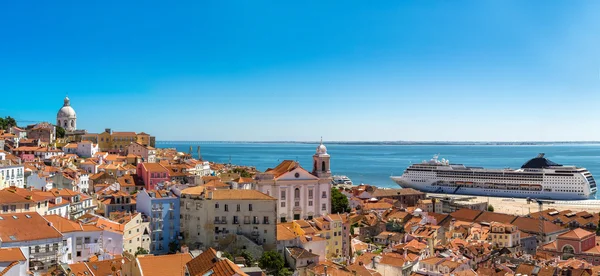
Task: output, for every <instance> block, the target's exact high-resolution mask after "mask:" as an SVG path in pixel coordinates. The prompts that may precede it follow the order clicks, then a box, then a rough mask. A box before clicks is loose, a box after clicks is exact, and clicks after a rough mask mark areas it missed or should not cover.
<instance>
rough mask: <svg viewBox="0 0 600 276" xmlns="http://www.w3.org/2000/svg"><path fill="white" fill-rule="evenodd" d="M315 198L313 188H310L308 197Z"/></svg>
mask: <svg viewBox="0 0 600 276" xmlns="http://www.w3.org/2000/svg"><path fill="white" fill-rule="evenodd" d="M312 198H313V190H312V189H310V190H308V199H312Z"/></svg>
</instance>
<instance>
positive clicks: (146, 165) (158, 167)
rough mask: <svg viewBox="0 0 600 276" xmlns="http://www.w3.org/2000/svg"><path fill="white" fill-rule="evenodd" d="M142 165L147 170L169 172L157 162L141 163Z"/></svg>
mask: <svg viewBox="0 0 600 276" xmlns="http://www.w3.org/2000/svg"><path fill="white" fill-rule="evenodd" d="M142 166H143V167H144V169H145V170H146V171H148V172H169V170H167V168H165V167H164V166H163V165H161V164H159V163H142Z"/></svg>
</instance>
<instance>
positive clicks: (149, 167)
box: [137, 163, 170, 190]
mask: <svg viewBox="0 0 600 276" xmlns="http://www.w3.org/2000/svg"><path fill="white" fill-rule="evenodd" d="M137 175H138V176H139V177H141V178H142V179H143V180H144V186H145V189H146V190H155V189H156V184H158V183H161V182H165V181H169V180H170V176H169V170H167V168H165V167H164V166H163V165H161V164H159V163H139V164H138V165H137Z"/></svg>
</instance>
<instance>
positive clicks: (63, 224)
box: [44, 215, 101, 233]
mask: <svg viewBox="0 0 600 276" xmlns="http://www.w3.org/2000/svg"><path fill="white" fill-rule="evenodd" d="M44 218H46V220H47V221H48V222H51V223H52V226H54V228H56V229H57V230H58V231H60V232H61V233H70V232H88V231H101V229H100V228H98V227H96V226H93V225H82V224H81V223H78V222H76V221H72V220H69V219H66V218H64V217H61V216H59V215H47V216H45V217H44Z"/></svg>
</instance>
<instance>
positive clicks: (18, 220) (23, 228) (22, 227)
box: [0, 212, 62, 243]
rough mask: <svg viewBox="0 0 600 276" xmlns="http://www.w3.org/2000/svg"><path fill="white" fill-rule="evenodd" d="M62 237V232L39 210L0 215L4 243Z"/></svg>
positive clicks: (1, 235)
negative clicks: (38, 211)
mask: <svg viewBox="0 0 600 276" xmlns="http://www.w3.org/2000/svg"><path fill="white" fill-rule="evenodd" d="M60 237H62V235H61V234H60V232H58V231H57V230H56V229H55V228H54V227H52V226H51V225H49V223H48V221H47V220H45V219H44V217H42V216H41V215H40V214H38V213H37V212H30V213H15V214H2V215H0V240H2V242H3V243H9V242H22V241H32V240H41V239H53V238H60Z"/></svg>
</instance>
